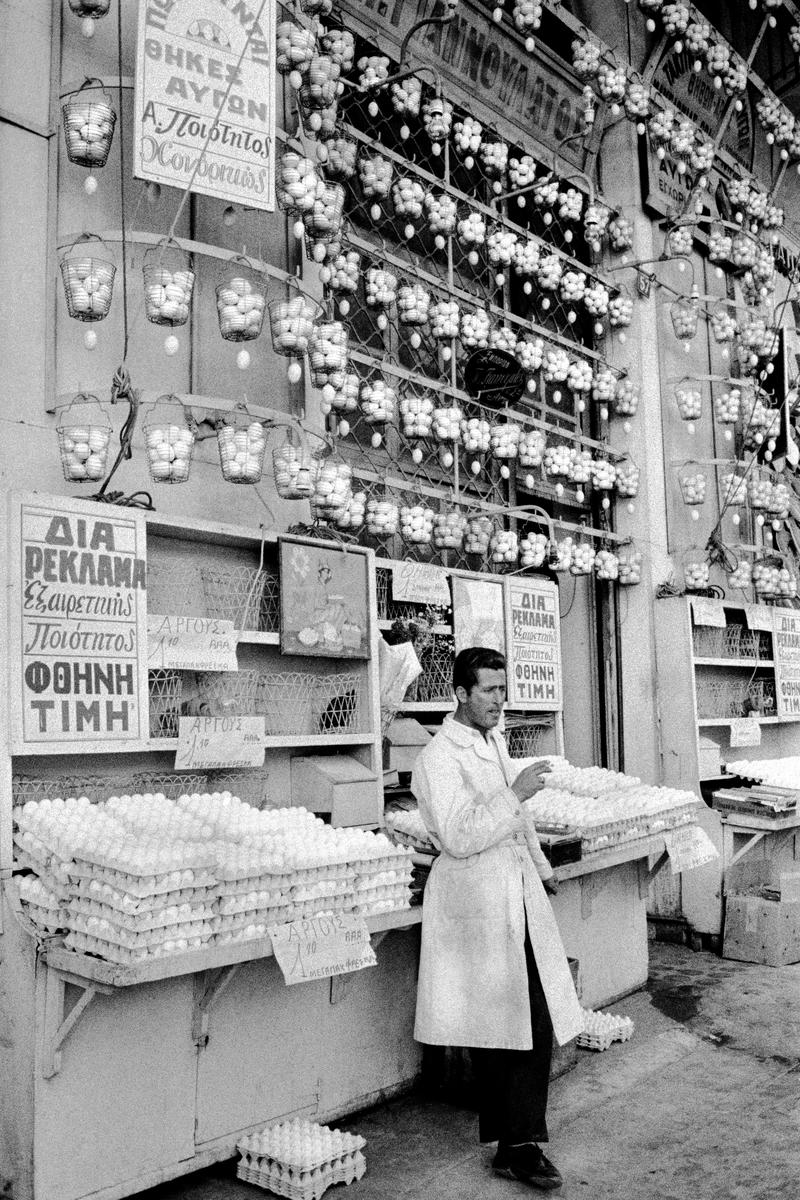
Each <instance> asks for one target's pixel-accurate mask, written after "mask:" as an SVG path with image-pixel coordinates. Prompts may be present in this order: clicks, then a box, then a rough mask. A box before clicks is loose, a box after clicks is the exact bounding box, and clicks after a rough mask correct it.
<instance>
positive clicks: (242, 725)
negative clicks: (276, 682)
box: [175, 716, 264, 771]
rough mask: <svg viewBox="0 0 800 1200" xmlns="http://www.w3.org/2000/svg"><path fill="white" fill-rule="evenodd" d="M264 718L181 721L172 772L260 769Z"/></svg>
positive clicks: (219, 718)
mask: <svg viewBox="0 0 800 1200" xmlns="http://www.w3.org/2000/svg"><path fill="white" fill-rule="evenodd" d="M263 765H264V718H263V717H258V716H247V717H181V718H180V720H179V723H178V748H177V750H176V751H175V770H176V771H191V770H194V769H195V768H197V767H205V768H206V769H210V768H212V767H237V768H238V767H263Z"/></svg>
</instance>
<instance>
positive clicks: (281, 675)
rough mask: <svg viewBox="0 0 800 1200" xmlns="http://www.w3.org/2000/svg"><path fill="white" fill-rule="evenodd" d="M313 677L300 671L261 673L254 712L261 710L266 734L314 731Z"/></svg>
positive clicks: (269, 735)
mask: <svg viewBox="0 0 800 1200" xmlns="http://www.w3.org/2000/svg"><path fill="white" fill-rule="evenodd" d="M314 682H315V681H314V677H313V676H311V675H304V674H302V673H301V672H300V671H276V672H275V673H274V674H262V675H260V677H259V680H258V691H257V711H258V712H259V713H263V715H264V724H265V733H266V735H267V737H276V736H279V735H281V734H307V733H316V732H317V731H316V729H315V728H314V718H313V696H314Z"/></svg>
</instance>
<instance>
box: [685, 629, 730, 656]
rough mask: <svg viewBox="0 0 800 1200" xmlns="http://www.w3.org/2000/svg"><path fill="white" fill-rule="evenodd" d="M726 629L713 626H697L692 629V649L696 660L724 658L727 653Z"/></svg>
mask: <svg viewBox="0 0 800 1200" xmlns="http://www.w3.org/2000/svg"><path fill="white" fill-rule="evenodd" d="M725 633H726V630H725V629H716V628H715V627H714V626H712V625H695V626H694V627H693V629H692V649H693V650H694V653H695V657H696V658H722V656H723V654H724V653H725Z"/></svg>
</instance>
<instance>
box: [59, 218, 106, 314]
mask: <svg viewBox="0 0 800 1200" xmlns="http://www.w3.org/2000/svg"><path fill="white" fill-rule="evenodd" d="M95 242H96V243H97V244H98V247H99V248H102V253H99V254H98V253H94V251H95V249H96V247H95V245H94V243H95ZM87 243H90V244H89V245H87ZM79 244H80V246H81V247H82V248H83V253H79V252H78V247H79ZM108 253H109V250H108V248H107V246H106V244H105V242H104V241H103V240H102V238H100V237H98V235H97V234H95V233H84V234H81V236H80V238H78V239H77V241H75V242H73V243H72V245H71V246H69V247H68V248H67V249H66V250H65V252H64V254H63V256H62V259H61V263H60V264H59V266H60V270H61V280H62V282H63V284H64V296H65V298H66V301H67V311H68V313H69V315H70V316H71V317H74V319H75V320H76V321H102V320H103V318H104V317H107V316H108V312H109V309H110V308H111V298H112V295H113V291H114V276H115V275H116V272H117V268H116V266H115V264H114V263H113V261H112V260H111V259H110V258H107V257H105V256H106V255H107V254H108Z"/></svg>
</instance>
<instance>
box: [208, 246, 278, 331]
mask: <svg viewBox="0 0 800 1200" xmlns="http://www.w3.org/2000/svg"><path fill="white" fill-rule="evenodd" d="M215 290H216V297H217V319H218V321H219V331H220V333H221V334H222V336H223V337H224V339H225V341H226V342H251V341H253V339H254V338H257V337H258V336H259V335H260V333H261V330H262V327H263V325H264V310H265V309H266V306H267V285H266V280H265V278H264V275H263V273H262V272H261V271H258V270H256V268H255V267H253V266H252V265H251V264H250V263H249V262H248V260H247V259H246V258H244V257H243V256H241V255H237V256H236V258H234V259H232V260H231V264H230V266H229V268H228V270H227V272H226V276H225V279H223V280H222V282H221V283H218V284H217V287H216V289H215Z"/></svg>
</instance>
